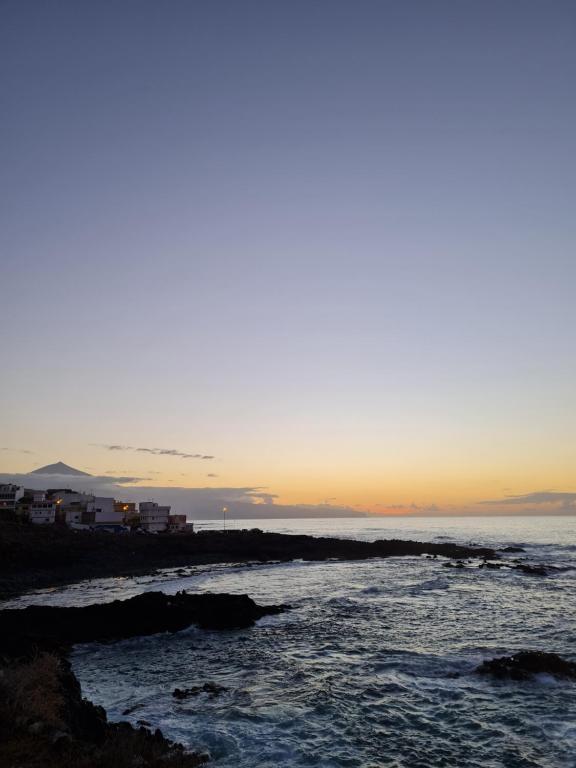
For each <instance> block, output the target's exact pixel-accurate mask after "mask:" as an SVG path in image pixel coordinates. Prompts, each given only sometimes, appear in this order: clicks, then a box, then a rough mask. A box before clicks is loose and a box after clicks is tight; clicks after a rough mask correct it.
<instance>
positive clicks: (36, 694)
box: [0, 653, 206, 768]
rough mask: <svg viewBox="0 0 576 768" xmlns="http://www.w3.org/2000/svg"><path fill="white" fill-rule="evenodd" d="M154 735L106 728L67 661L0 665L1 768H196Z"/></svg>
mask: <svg viewBox="0 0 576 768" xmlns="http://www.w3.org/2000/svg"><path fill="white" fill-rule="evenodd" d="M204 762H206V756H203V755H200V754H197V753H192V752H186V751H185V750H184V748H183V747H182V746H181V745H179V744H174V743H173V742H171V741H169V740H168V739H166V738H164V736H162V734H161V733H160V731H159V730H156V731H151V730H148V729H147V728H134V727H133V726H132V725H130V723H126V722H120V723H109V722H108V720H107V717H106V713H105V711H104V710H103V709H102V707H97V706H95V705H94V704H92V703H91V702H89V701H87V700H86V699H83V698H82V694H81V690H80V685H79V683H78V681H77V679H76V678H75V676H74V674H73V673H72V670H71V669H70V665H69V663H68V661H67V660H66V659H65V658H63V657H62V656H61V655H58V654H50V653H41V654H38V655H36V656H34V657H31V658H29V659H19V660H15V659H12V660H8V659H6V658H4V659H2V660H1V661H0V765H1V766H3V768H4V766H6V768H135V766H139V767H140V768H196V766H199V765H201V764H202V763H204Z"/></svg>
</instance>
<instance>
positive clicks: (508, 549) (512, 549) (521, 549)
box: [500, 547, 526, 553]
mask: <svg viewBox="0 0 576 768" xmlns="http://www.w3.org/2000/svg"><path fill="white" fill-rule="evenodd" d="M500 552H510V553H515V552H526V550H525V549H524V547H504V549H501V550H500Z"/></svg>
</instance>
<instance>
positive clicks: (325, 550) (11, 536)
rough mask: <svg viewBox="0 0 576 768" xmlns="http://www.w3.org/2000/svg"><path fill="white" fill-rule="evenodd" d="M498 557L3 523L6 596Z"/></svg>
mask: <svg viewBox="0 0 576 768" xmlns="http://www.w3.org/2000/svg"><path fill="white" fill-rule="evenodd" d="M426 554H427V555H430V556H434V555H436V556H443V557H448V558H452V559H466V558H489V559H493V558H495V557H497V554H496V552H495V551H494V550H493V549H490V548H488V547H474V546H459V545H457V544H452V543H446V542H442V543H430V542H429V543H424V542H419V541H402V540H398V539H389V540H379V541H373V542H368V541H357V540H354V539H335V538H323V537H315V536H303V535H302V536H300V535H288V534H280V533H264V532H262V531H259V530H249V531H248V530H246V531H228V532H222V531H207V532H201V533H196V534H183V535H176V536H174V535H173V536H170V535H165V536H163V535H157V536H139V535H137V534H125V535H114V534H107V533H98V532H87V531H71V530H69V529H67V528H64V527H62V528H59V527H56V526H50V527H48V526H46V527H41V530H39V526H33V525H24V524H17V523H11V524H9V523H6V524H3V525H2V526H0V599H9V598H11V597H15V596H17V595H19V594H23V593H25V592H28V591H31V590H34V589H42V588H45V587H54V586H59V585H63V584H70V583H73V582H76V581H83V580H86V579H92V578H105V577H107V576H135V575H144V574H147V573H151V572H153V571H155V570H157V569H159V568H171V567H181V566H191V565H209V564H217V563H245V562H277V561H282V562H288V561H291V560H298V559H302V560H329V559H335V560H366V559H370V558H380V557H399V556H410V555H411V556H418V555H426Z"/></svg>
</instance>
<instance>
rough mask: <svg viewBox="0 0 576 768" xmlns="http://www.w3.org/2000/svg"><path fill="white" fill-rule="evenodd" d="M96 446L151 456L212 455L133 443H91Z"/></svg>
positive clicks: (209, 457) (191, 456)
mask: <svg viewBox="0 0 576 768" xmlns="http://www.w3.org/2000/svg"><path fill="white" fill-rule="evenodd" d="M91 445H95V446H97V447H98V448H105V449H106V450H107V451H129V452H131V453H149V454H151V455H152V456H173V457H176V458H179V459H202V460H210V459H213V458H214V456H210V455H208V454H205V453H187V452H186V451H179V450H178V449H177V448H141V447H135V446H133V445H118V444H115V443H114V444H101V443H91Z"/></svg>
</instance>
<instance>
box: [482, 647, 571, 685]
mask: <svg viewBox="0 0 576 768" xmlns="http://www.w3.org/2000/svg"><path fill="white" fill-rule="evenodd" d="M476 672H478V673H480V674H481V675H493V676H494V677H497V678H509V679H511V680H528V679H529V678H530V677H532V675H536V674H541V673H545V674H548V675H553V676H554V677H559V678H566V679H570V680H576V664H575V663H573V662H571V661H566V659H563V658H562V657H561V656H557V655H556V654H555V653H544V652H543V651H520V652H519V653H515V654H514V655H513V656H501V657H499V658H497V659H491V660H490V661H484V662H483V663H482V664H480V666H479V667H477V669H476Z"/></svg>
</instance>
